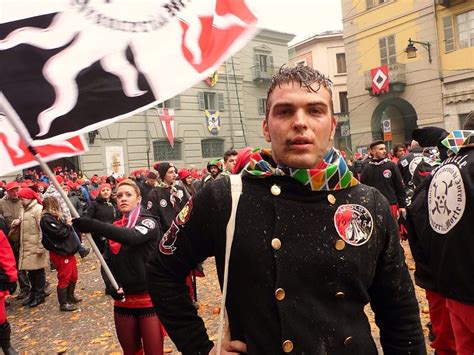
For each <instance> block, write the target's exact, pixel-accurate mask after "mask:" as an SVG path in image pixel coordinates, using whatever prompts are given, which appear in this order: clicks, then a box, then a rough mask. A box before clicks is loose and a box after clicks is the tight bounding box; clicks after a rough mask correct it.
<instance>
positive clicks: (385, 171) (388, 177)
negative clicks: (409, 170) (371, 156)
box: [383, 169, 392, 179]
mask: <svg viewBox="0 0 474 355" xmlns="http://www.w3.org/2000/svg"><path fill="white" fill-rule="evenodd" d="M383 177H384V178H386V179H390V178H391V177H392V172H391V171H390V170H388V169H385V170H384V171H383Z"/></svg>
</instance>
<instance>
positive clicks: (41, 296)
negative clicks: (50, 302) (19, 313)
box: [28, 294, 44, 308]
mask: <svg viewBox="0 0 474 355" xmlns="http://www.w3.org/2000/svg"><path fill="white" fill-rule="evenodd" d="M41 303H44V294H37V295H35V297H34V298H33V301H31V302H30V303H28V307H30V308H34V307H37V306H39V305H40V304H41Z"/></svg>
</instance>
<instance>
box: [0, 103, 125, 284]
mask: <svg viewBox="0 0 474 355" xmlns="http://www.w3.org/2000/svg"><path fill="white" fill-rule="evenodd" d="M3 113H4V114H5V117H6V118H7V120H8V121H9V122H10V123H11V124H12V126H13V127H14V128H15V130H16V131H17V133H18V135H19V136H20V138H21V139H22V140H23V141H24V142H25V143H26V145H27V147H28V150H29V151H30V152H31V154H33V156H34V157H35V159H36V161H37V162H38V164H39V165H40V166H41V169H43V172H45V173H46V175H47V176H48V177H49V179H50V181H51V182H52V184H53V186H54V187H55V189H56V191H58V193H59V194H60V195H61V197H62V199H63V200H64V202H66V205H67V206H68V207H69V209H70V211H71V216H72V217H74V218H78V217H80V216H79V213H77V210H76V208H75V207H74V206H73V204H72V203H71V201H70V200H69V198H68V197H67V195H66V192H65V191H64V190H63V189H62V187H61V185H59V182H58V180H56V175H54V173H53V172H52V171H51V169H50V168H49V166H48V164H46V162H45V161H44V159H43V157H42V156H41V155H39V153H38V152H37V151H36V149H35V147H33V146H32V145H31V138H30V137H28V135H27V134H26V133H25V130H24V127H22V126H21V125H20V124H19V123H18V122H17V121H16V120H15V119H12V118H11V117H10V116H9V113H10V111H9V110H8V107H4V111H3ZM86 237H87V240H88V241H89V243H90V245H91V246H92V250H94V253H95V254H96V255H97V257H98V258H99V261H100V264H101V265H102V267H103V268H104V271H105V273H106V274H107V277H108V278H109V280H110V283H111V284H112V286H113V287H114V288H115V289H116V290H118V289H119V285H118V284H117V281H116V280H115V278H114V276H113V275H112V272H111V271H110V268H109V266H108V265H107V263H106V262H105V260H104V258H103V256H102V254H101V253H100V251H99V248H97V245H96V244H95V242H94V240H93V239H92V237H91V235H90V233H86Z"/></svg>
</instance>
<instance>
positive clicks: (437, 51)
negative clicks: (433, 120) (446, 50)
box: [433, 1, 446, 128]
mask: <svg viewBox="0 0 474 355" xmlns="http://www.w3.org/2000/svg"><path fill="white" fill-rule="evenodd" d="M433 14H434V20H435V36H436V37H435V38H436V55H437V58H438V79H439V81H440V83H441V112H442V113H443V123H445V122H444V120H445V117H446V113H445V111H444V103H445V98H444V97H445V95H444V77H443V70H442V69H441V50H440V42H439V36H438V17H437V16H436V1H433ZM444 128H446V124H444Z"/></svg>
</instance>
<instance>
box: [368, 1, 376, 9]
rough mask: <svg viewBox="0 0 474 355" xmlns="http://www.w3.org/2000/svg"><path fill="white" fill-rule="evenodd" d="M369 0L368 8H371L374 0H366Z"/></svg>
mask: <svg viewBox="0 0 474 355" xmlns="http://www.w3.org/2000/svg"><path fill="white" fill-rule="evenodd" d="M366 1H367V8H368V9H370V8H371V7H373V6H374V0H366Z"/></svg>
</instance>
